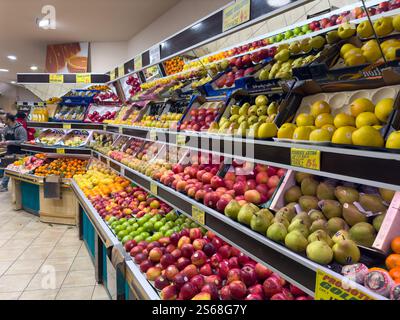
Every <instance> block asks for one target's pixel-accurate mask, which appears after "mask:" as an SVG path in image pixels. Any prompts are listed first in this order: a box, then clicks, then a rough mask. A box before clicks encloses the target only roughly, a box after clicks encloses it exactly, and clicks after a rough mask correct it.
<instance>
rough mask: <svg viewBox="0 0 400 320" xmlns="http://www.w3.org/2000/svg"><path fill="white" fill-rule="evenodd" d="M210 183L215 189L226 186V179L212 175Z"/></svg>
mask: <svg viewBox="0 0 400 320" xmlns="http://www.w3.org/2000/svg"><path fill="white" fill-rule="evenodd" d="M210 183H211V187H212V188H213V189H214V190H216V189H218V188H221V187H224V186H225V183H224V180H223V179H222V178H221V177H219V176H214V177H212V178H211V180H210Z"/></svg>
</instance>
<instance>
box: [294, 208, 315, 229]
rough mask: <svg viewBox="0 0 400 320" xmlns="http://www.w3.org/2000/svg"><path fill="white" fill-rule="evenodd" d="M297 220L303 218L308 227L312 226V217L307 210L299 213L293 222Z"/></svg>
mask: <svg viewBox="0 0 400 320" xmlns="http://www.w3.org/2000/svg"><path fill="white" fill-rule="evenodd" d="M295 220H302V221H303V223H304V224H305V225H306V226H307V228H310V227H311V219H310V217H309V215H308V213H307V212H300V213H299V214H297V215H296V216H295V217H294V218H293V219H292V221H291V222H293V221H295Z"/></svg>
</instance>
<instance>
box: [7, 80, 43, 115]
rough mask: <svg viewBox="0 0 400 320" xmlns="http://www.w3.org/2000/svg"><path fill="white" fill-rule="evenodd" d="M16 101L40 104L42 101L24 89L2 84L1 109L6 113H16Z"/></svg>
mask: <svg viewBox="0 0 400 320" xmlns="http://www.w3.org/2000/svg"><path fill="white" fill-rule="evenodd" d="M16 101H28V102H40V101H42V100H40V99H39V98H38V97H37V96H36V95H34V94H33V93H32V92H31V91H29V90H27V89H25V88H24V87H21V86H17V85H13V84H9V83H5V82H0V108H2V109H3V110H4V111H5V112H11V113H15V112H16V109H15V102H16Z"/></svg>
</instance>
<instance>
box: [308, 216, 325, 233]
mask: <svg viewBox="0 0 400 320" xmlns="http://www.w3.org/2000/svg"><path fill="white" fill-rule="evenodd" d="M317 230H324V231H328V223H327V221H326V220H324V219H319V220H316V221H314V222H313V223H312V225H311V227H310V232H311V233H312V232H314V231H317Z"/></svg>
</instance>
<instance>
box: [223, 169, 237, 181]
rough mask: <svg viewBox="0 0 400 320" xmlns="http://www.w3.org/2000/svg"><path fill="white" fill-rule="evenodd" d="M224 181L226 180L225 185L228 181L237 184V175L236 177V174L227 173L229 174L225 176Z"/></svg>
mask: <svg viewBox="0 0 400 320" xmlns="http://www.w3.org/2000/svg"><path fill="white" fill-rule="evenodd" d="M224 180H225V184H226V181H227V180H230V181H233V182H235V181H236V175H235V173H234V172H227V173H226V174H225V177H224Z"/></svg>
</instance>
